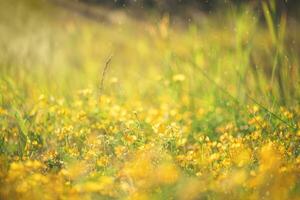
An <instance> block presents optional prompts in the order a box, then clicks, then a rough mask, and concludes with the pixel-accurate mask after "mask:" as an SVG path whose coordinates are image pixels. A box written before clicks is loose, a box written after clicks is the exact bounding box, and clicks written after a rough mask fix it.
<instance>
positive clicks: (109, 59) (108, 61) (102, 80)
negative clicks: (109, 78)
mask: <svg viewBox="0 0 300 200" xmlns="http://www.w3.org/2000/svg"><path fill="white" fill-rule="evenodd" d="M111 59H112V55H110V56H109V57H108V59H107V60H106V62H105V66H104V68H103V71H102V75H101V82H100V87H99V98H101V95H102V93H103V88H104V78H105V75H106V72H107V70H108V68H109V64H110V62H111Z"/></svg>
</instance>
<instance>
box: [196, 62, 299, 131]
mask: <svg viewBox="0 0 300 200" xmlns="http://www.w3.org/2000/svg"><path fill="white" fill-rule="evenodd" d="M194 66H195V67H196V69H198V70H199V71H200V72H201V74H202V75H203V76H204V77H205V78H206V79H207V80H209V81H210V82H212V83H213V84H214V85H215V86H216V87H217V88H218V89H220V90H221V91H222V92H223V93H225V94H227V95H228V96H229V97H230V98H232V100H233V101H234V102H235V103H236V104H237V105H238V106H239V104H240V102H239V100H238V99H237V98H236V97H234V96H233V95H232V94H230V93H229V92H228V91H227V90H226V89H225V88H223V87H222V86H220V85H219V84H218V83H217V82H216V81H215V80H213V79H212V78H211V77H210V76H208V74H207V73H206V72H205V71H204V70H203V69H201V68H200V67H198V66H196V65H195V64H194ZM246 96H247V97H248V98H249V99H250V100H251V101H252V102H254V103H255V104H256V105H258V106H259V107H261V108H262V109H263V110H265V111H266V112H267V113H269V114H270V115H271V116H273V117H274V118H276V119H278V120H279V121H281V122H283V123H284V124H286V125H287V126H289V127H290V128H292V129H295V127H294V126H292V125H291V124H290V123H288V122H287V121H285V120H283V119H282V118H281V117H279V116H278V115H276V114H275V113H273V112H272V111H270V110H269V109H268V108H266V107H265V106H263V105H262V104H260V103H259V102H258V101H256V100H255V99H254V98H253V97H251V96H250V95H248V94H246ZM257 122H258V121H257ZM259 124H260V122H259ZM260 126H262V125H261V124H260Z"/></svg>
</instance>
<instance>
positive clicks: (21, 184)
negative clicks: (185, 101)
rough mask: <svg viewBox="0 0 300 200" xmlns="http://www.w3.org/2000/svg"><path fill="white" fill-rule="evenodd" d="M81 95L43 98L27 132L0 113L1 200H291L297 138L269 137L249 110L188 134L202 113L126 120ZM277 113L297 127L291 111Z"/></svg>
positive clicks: (128, 111)
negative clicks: (237, 118)
mask: <svg viewBox="0 0 300 200" xmlns="http://www.w3.org/2000/svg"><path fill="white" fill-rule="evenodd" d="M86 93H87V90H83V92H82V91H81V92H80V95H79V96H78V97H75V99H74V100H72V102H70V103H69V104H65V103H62V102H61V101H60V100H56V99H54V98H53V97H51V98H50V97H49V98H48V97H46V96H45V95H43V98H41V97H40V98H39V99H37V102H35V103H34V104H33V105H34V106H33V107H32V110H29V113H31V114H30V116H31V119H30V120H31V124H28V123H26V122H24V121H25V120H24V117H23V116H24V115H25V113H20V118H21V119H17V118H15V116H13V115H12V114H11V111H10V110H7V109H6V108H5V107H1V114H0V117H1V119H2V121H1V124H2V129H1V130H2V133H1V141H3V142H2V145H1V151H2V152H3V153H2V155H1V171H0V177H1V185H2V186H1V188H0V195H1V197H3V198H4V199H29V198H31V199H32V198H34V199H57V198H59V199H69V198H72V199H77V198H78V199H82V198H83V199H92V198H94V197H95V198H112V199H114V198H121V199H123V198H125V199H156V198H158V199H164V198H176V199H199V198H222V199H223V198H225V199H226V198H237V199H243V198H250V199H260V198H266V199H297V198H298V197H297V196H298V194H299V190H298V187H299V172H300V171H299V169H300V156H299V150H300V149H299V144H300V136H299V130H297V129H293V128H291V127H289V125H288V124H284V123H280V124H278V127H277V128H276V129H273V128H272V127H273V125H272V123H275V122H274V121H272V120H271V121H268V120H266V119H265V118H263V115H262V114H261V113H260V111H259V109H258V108H257V107H256V106H253V107H251V106H250V107H249V110H250V111H251V113H252V115H250V116H248V117H245V118H244V119H242V118H241V119H242V120H243V121H242V122H240V124H237V123H235V122H224V123H220V124H219V125H218V126H216V127H215V133H214V134H213V135H211V134H210V132H206V131H205V129H204V128H201V127H197V126H195V124H193V123H195V121H199V122H198V123H203V124H205V121H202V122H201V120H203V119H205V118H206V117H207V116H208V115H209V112H210V111H205V110H204V109H203V108H201V109H199V113H200V114H198V113H196V115H192V114H191V113H190V111H185V110H184V109H182V108H180V107H178V106H177V105H175V104H174V105H166V104H164V103H162V105H160V106H158V107H152V108H149V109H146V108H143V107H142V106H141V107H140V109H139V111H133V110H134V108H132V107H130V106H129V107H125V106H124V105H121V104H117V103H116V99H114V97H113V96H110V97H109V96H102V97H101V101H97V98H94V97H93V96H90V97H89V96H87V95H86ZM41 101H43V102H41ZM128 105H129V104H128ZM220 109H222V108H217V110H218V111H217V112H223V111H221V110H220ZM279 112H280V113H281V114H282V116H286V118H289V119H290V118H292V119H293V120H294V122H296V124H297V123H298V125H299V121H297V120H299V116H300V113H298V112H297V109H295V110H289V111H288V110H287V109H284V108H281V109H280V110H279ZM22 118H23V120H24V121H23V122H22ZM20 120H21V121H20ZM206 123H207V122H206ZM261 124H263V125H261Z"/></svg>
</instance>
